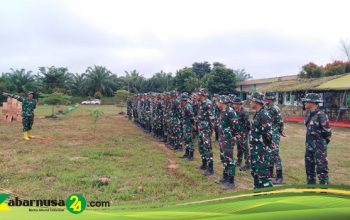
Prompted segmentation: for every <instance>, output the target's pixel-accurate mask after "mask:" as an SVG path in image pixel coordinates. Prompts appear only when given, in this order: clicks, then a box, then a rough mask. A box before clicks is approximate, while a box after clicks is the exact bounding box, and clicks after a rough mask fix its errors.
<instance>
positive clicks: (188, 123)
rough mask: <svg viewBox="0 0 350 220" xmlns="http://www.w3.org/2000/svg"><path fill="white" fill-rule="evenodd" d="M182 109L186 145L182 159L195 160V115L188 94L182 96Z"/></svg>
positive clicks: (183, 136) (183, 139) (183, 138)
mask: <svg viewBox="0 0 350 220" xmlns="http://www.w3.org/2000/svg"><path fill="white" fill-rule="evenodd" d="M180 99H181V107H182V142H183V143H184V145H185V150H186V151H185V154H184V155H183V156H182V157H181V158H183V159H185V158H187V159H188V160H193V152H194V146H193V136H192V135H193V133H192V132H193V125H194V114H193V108H192V104H191V103H190V102H189V96H188V93H187V92H184V93H182V94H181V98H180Z"/></svg>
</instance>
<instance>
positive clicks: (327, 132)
mask: <svg viewBox="0 0 350 220" xmlns="http://www.w3.org/2000/svg"><path fill="white" fill-rule="evenodd" d="M319 120H320V121H319V123H320V128H321V134H322V137H324V138H325V139H327V140H328V141H330V139H331V136H332V129H331V127H330V125H329V119H328V116H327V115H326V114H325V113H323V114H319Z"/></svg>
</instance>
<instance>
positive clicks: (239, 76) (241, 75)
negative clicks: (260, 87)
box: [233, 69, 252, 82]
mask: <svg viewBox="0 0 350 220" xmlns="http://www.w3.org/2000/svg"><path fill="white" fill-rule="evenodd" d="M233 73H234V74H235V75H236V80H237V81H238V82H240V81H245V80H247V79H251V78H252V76H251V75H250V74H249V73H247V72H246V71H245V69H236V70H233Z"/></svg>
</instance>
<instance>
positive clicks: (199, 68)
mask: <svg viewBox="0 0 350 220" xmlns="http://www.w3.org/2000/svg"><path fill="white" fill-rule="evenodd" d="M192 70H193V72H194V73H195V74H196V76H197V78H198V79H202V78H203V77H204V76H205V75H207V74H209V73H210V71H211V65H210V63H208V62H207V61H204V62H202V63H198V62H195V63H193V64H192Z"/></svg>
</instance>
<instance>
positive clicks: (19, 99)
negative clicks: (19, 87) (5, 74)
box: [2, 92, 23, 102]
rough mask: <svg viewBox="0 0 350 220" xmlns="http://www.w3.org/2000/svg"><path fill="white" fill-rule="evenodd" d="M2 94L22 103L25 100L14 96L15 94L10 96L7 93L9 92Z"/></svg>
mask: <svg viewBox="0 0 350 220" xmlns="http://www.w3.org/2000/svg"><path fill="white" fill-rule="evenodd" d="M2 94H3V95H4V96H8V97H11V98H14V99H17V100H18V101H20V102H22V101H23V98H22V97H21V96H18V95H14V94H10V93H7V92H3V93H2Z"/></svg>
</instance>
